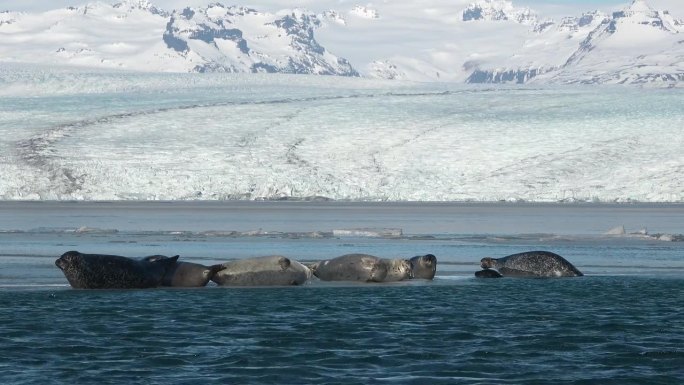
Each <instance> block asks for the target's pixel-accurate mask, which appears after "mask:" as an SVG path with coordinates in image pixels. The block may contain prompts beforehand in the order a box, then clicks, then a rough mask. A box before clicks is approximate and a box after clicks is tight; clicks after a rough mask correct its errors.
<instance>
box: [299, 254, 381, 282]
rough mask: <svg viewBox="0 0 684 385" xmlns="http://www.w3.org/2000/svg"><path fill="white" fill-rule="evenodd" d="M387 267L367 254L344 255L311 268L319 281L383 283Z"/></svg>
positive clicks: (318, 263) (376, 258) (315, 264)
mask: <svg viewBox="0 0 684 385" xmlns="http://www.w3.org/2000/svg"><path fill="white" fill-rule="evenodd" d="M387 267H388V265H387V264H386V263H384V262H383V261H382V260H381V259H380V258H378V257H376V256H373V255H368V254H345V255H342V256H339V257H336V258H333V259H329V260H325V261H320V262H317V263H314V264H313V265H312V266H311V270H313V274H314V275H315V276H316V277H318V279H320V280H321V281H357V282H383V281H384V280H385V278H386V277H387Z"/></svg>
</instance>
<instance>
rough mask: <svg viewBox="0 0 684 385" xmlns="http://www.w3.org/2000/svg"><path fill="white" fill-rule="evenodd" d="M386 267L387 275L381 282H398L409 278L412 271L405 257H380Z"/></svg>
mask: <svg viewBox="0 0 684 385" xmlns="http://www.w3.org/2000/svg"><path fill="white" fill-rule="evenodd" d="M380 261H381V262H382V263H384V264H385V266H386V268H387V275H386V276H385V279H383V280H382V282H398V281H404V280H407V279H411V278H412V276H413V271H412V268H411V262H410V261H409V260H407V259H381V260H380Z"/></svg>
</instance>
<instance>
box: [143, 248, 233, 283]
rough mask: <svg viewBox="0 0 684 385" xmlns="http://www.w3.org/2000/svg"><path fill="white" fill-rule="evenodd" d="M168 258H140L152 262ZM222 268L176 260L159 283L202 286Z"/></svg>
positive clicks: (156, 256) (158, 256)
mask: <svg viewBox="0 0 684 385" xmlns="http://www.w3.org/2000/svg"><path fill="white" fill-rule="evenodd" d="M168 258H169V257H167V256H165V255H150V256H148V257H144V258H142V260H143V261H149V262H152V261H158V260H160V259H168ZM176 258H178V256H176ZM223 269H224V267H223V265H212V266H204V265H201V264H199V263H192V262H178V261H176V263H174V264H172V265H171V266H169V268H168V269H167V270H166V273H164V277H163V279H162V282H161V285H162V286H169V287H203V286H206V285H207V283H209V281H210V280H211V279H212V278H213V277H214V274H216V272H218V271H221V270H223Z"/></svg>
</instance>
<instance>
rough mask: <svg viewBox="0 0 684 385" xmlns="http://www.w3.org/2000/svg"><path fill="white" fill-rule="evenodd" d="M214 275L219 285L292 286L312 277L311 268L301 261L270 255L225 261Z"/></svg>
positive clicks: (214, 279)
mask: <svg viewBox="0 0 684 385" xmlns="http://www.w3.org/2000/svg"><path fill="white" fill-rule="evenodd" d="M221 266H222V267H223V269H222V270H220V271H218V272H217V273H216V274H214V276H213V277H212V279H211V280H212V281H214V282H216V283H217V284H218V285H219V286H292V285H302V284H304V283H306V281H307V280H308V279H309V278H311V270H310V269H309V268H308V267H306V266H304V265H302V264H301V263H299V262H297V261H295V260H292V259H289V258H286V257H283V256H282V255H270V256H264V257H256V258H249V259H240V260H235V261H230V262H226V263H223V264H222V265H221Z"/></svg>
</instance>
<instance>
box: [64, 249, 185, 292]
mask: <svg viewBox="0 0 684 385" xmlns="http://www.w3.org/2000/svg"><path fill="white" fill-rule="evenodd" d="M176 260H178V256H175V257H171V258H167V259H160V260H155V261H141V260H136V259H132V258H127V257H122V256H119V255H106V254H83V253H79V252H78V251H67V252H66V253H64V254H62V255H61V256H60V257H59V258H58V259H57V260H56V261H55V265H57V267H59V268H60V269H61V270H62V272H63V273H64V276H65V277H66V279H67V281H69V284H70V285H71V287H73V288H75V289H146V288H151V287H158V286H159V285H161V282H162V279H163V277H164V274H165V273H166V271H167V270H168V269H169V268H170V267H171V266H173V265H174V264H175V263H176Z"/></svg>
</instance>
